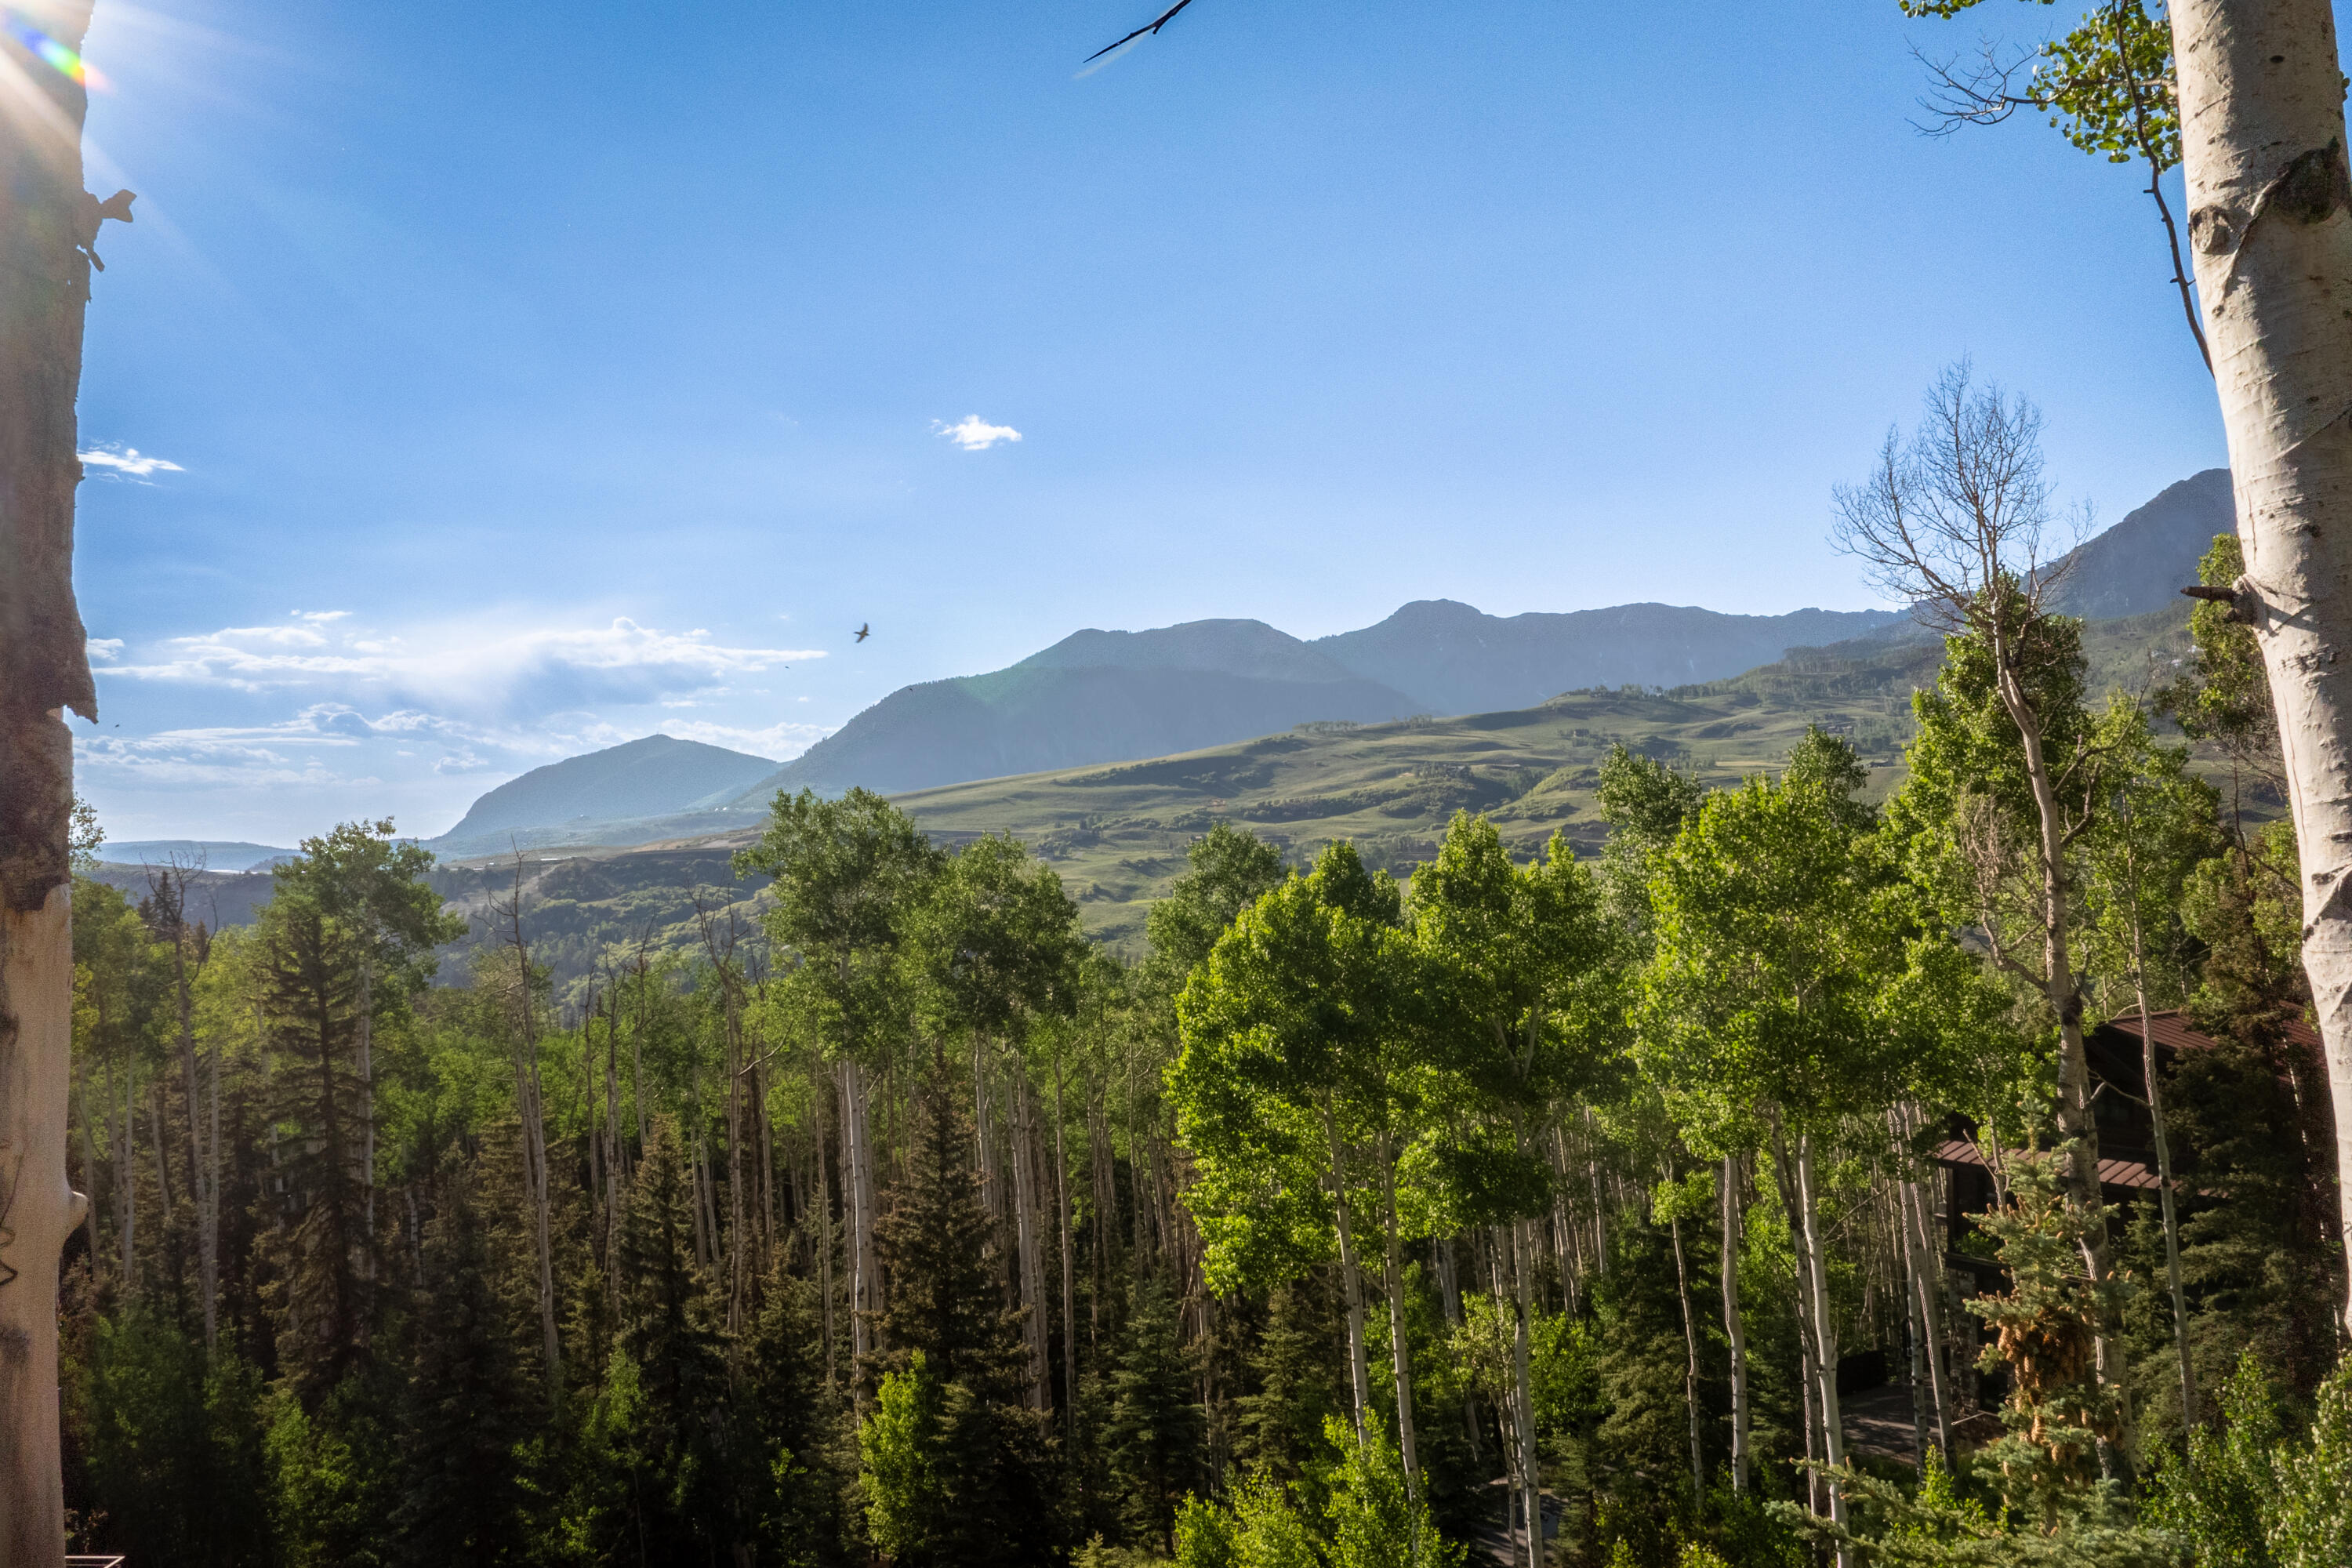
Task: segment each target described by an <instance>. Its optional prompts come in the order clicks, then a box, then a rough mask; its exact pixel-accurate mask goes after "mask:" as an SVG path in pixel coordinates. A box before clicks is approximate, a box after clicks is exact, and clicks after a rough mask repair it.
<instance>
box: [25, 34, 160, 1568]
mask: <svg viewBox="0 0 2352 1568" xmlns="http://www.w3.org/2000/svg"><path fill="white" fill-rule="evenodd" d="M17 9H18V10H19V11H21V12H24V13H25V14H26V20H27V21H29V22H30V23H31V24H32V25H33V26H37V27H38V28H39V29H40V30H41V31H42V32H43V33H46V34H47V36H48V37H50V38H51V39H53V40H55V41H56V42H57V43H58V44H60V45H62V46H63V47H65V48H67V49H68V50H75V51H78V50H79V49H80V47H81V43H82V37H83V35H84V34H85V33H86V32H87V31H88V30H89V14H90V6H89V0H38V3H35V4H28V5H20V6H18V7H17ZM0 71H4V72H5V73H6V75H7V77H8V79H9V80H10V82H11V83H12V89H11V90H9V91H7V92H5V93H0V279H6V281H5V284H0V1152H5V1164H0V1171H5V1178H0V1180H5V1192H0V1568H29V1565H31V1564H43V1565H45V1568H46V1565H53V1564H56V1563H60V1562H62V1561H63V1559H64V1556H65V1500H64V1490H63V1486H62V1477H61V1474H60V1470H59V1450H58V1315H57V1307H58V1257H59V1254H60V1252H61V1251H62V1249H63V1248H64V1246H65V1241H66V1237H67V1236H68V1234H69V1233H70V1232H71V1231H72V1229H73V1227H74V1226H76V1225H77V1224H79V1222H80V1219H81V1215H82V1212H83V1208H82V1205H83V1201H84V1200H83V1199H82V1198H81V1197H80V1195H79V1194H77V1193H75V1192H74V1191H73V1189H72V1188H71V1187H70V1186H69V1185H68V1184H67V1181H66V1136H67V1120H66V1119H67V1102H68V1094H69V1084H70V1077H71V1072H72V1046H71V1041H72V1032H73V923H72V917H71V901H72V892H71V883H70V869H69V866H68V845H69V836H70V823H71V819H72V811H73V742H72V738H71V736H70V735H69V734H68V732H67V730H66V727H65V725H64V723H63V722H62V720H61V711H60V710H64V709H68V708H69V709H71V710H73V711H75V712H77V713H79V714H80V715H81V716H82V717H84V718H86V719H95V718H97V716H98V695H97V691H96V689H95V688H94V687H93V686H92V684H91V682H90V678H89V658H88V657H87V655H86V652H85V645H84V640H83V639H84V633H83V630H82V624H81V615H80V612H79V609H78V608H77V607H76V605H75V603H74V592H73V526H74V487H75V486H76V485H78V484H79V483H80V482H81V464H80V462H79V459H78V458H76V456H75V451H76V448H77V447H78V445H79V442H78V440H77V437H78V435H79V430H78V427H77V426H76V423H75V417H74V403H75V399H76V397H77V396H78V395H79V389H80V384H81V348H82V320H83V314H84V310H85V308H86V307H87V306H88V304H89V275H90V268H91V266H92V265H93V260H94V258H93V254H92V248H91V247H92V246H93V245H94V243H95V241H96V239H97V237H98V229H99V224H100V220H101V218H103V217H107V216H114V217H120V218H123V219H126V220H127V219H128V218H129V216H131V206H130V202H131V197H130V194H129V193H128V192H124V193H121V194H120V195H116V196H115V197H114V198H113V199H111V200H110V201H109V202H107V203H106V204H105V205H103V206H101V205H100V204H99V203H98V202H97V201H96V200H95V199H93V198H92V197H91V196H90V195H89V193H88V192H86V191H84V190H83V189H82V184H81V181H82V164H81V127H82V120H83V117H84V115H85V114H86V113H87V112H88V110H89V98H88V95H87V94H86V93H85V92H84V90H83V88H82V84H81V82H80V81H79V80H78V79H76V77H75V76H73V75H69V74H68V73H67V72H65V71H62V70H59V69H58V68H56V67H54V66H52V65H51V64H50V63H49V62H48V61H47V60H46V59H43V58H40V57H38V56H37V55H35V54H33V53H32V52H31V51H30V49H28V48H27V47H26V46H25V45H24V44H23V43H21V42H20V41H18V39H17V38H16V37H0ZM126 1142H128V1139H127V1137H126Z"/></svg>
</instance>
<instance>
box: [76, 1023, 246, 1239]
mask: <svg viewBox="0 0 2352 1568" xmlns="http://www.w3.org/2000/svg"><path fill="white" fill-rule="evenodd" d="M217 1092H218V1091H217V1089H215V1093H217ZM73 1093H74V1099H75V1100H76V1101H77V1102H78V1103H79V1105H80V1107H81V1118H80V1121H81V1179H82V1181H83V1183H84V1184H86V1185H87V1186H88V1187H89V1190H90V1191H92V1192H95V1191H97V1190H98V1140H97V1139H96V1137H95V1136H93V1135H92V1133H91V1132H90V1129H89V1063H88V1062H87V1061H86V1060H85V1059H84V1053H82V1052H79V1051H77V1052H75V1053H74V1088H73ZM215 1142H217V1140H215ZM82 1225H83V1226H84V1227H85V1228H86V1229H87V1230H88V1232H89V1271H90V1274H91V1276H92V1277H93V1278H95V1277H96V1275H97V1273H98V1270H99V1261H98V1260H99V1258H100V1252H99V1250H98V1205H97V1204H96V1203H94V1202H91V1201H89V1199H87V1198H85V1199H84V1200H83V1203H82Z"/></svg>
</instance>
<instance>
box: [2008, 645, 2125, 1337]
mask: <svg viewBox="0 0 2352 1568" xmlns="http://www.w3.org/2000/svg"><path fill="white" fill-rule="evenodd" d="M1993 643H1994V658H1995V662H1996V665H1997V668H1998V674H1999V684H2000V699H2001V703H2002V706H2003V707H2004V708H2005V709H2006V710H2008V713H2009V717H2010V721H2011V723H2013V724H2014V725H2015V726H2016V727H2017V733H2018V740H2019V742H2020V743H2021V747H2022V748H2023V751H2024V753H2025V774H2026V779H2027V781H2028V782H2029V783H2030V784H2032V790H2033V805H2034V816H2035V821H2036V823H2037V824H2038V826H2039V830H2040V834H2041V842H2040V856H2041V866H2040V874H2041V879H2042V975H2043V976H2044V980H2043V986H2042V989H2043V993H2044V994H2045V995H2046V996H2047V997H2048V999H2049V1003H2050V1008H2051V1011H2052V1012H2053V1013H2054V1014H2056V1015H2057V1018H2058V1107H2057V1121H2058V1129H2059V1131H2060V1132H2061V1133H2063V1135H2064V1137H2065V1138H2066V1140H2067V1141H2068V1142H2069V1143H2070V1144H2071V1145H2072V1148H2071V1150H2070V1151H2069V1152H2068V1154H2067V1160H2066V1186H2067V1191H2068V1193H2069V1194H2071V1195H2072V1196H2073V1198H2074V1201H2075V1202H2076V1203H2078V1204H2082V1205H2084V1206H2086V1207H2089V1208H2092V1209H2096V1208H2097V1207H2098V1205H2099V1124H2098V1121H2097V1120H2096V1118H2095V1117H2094V1116H2093V1115H2092V1114H2091V1062H2090V1057H2089V1054H2088V1053H2087V1052H2086V1051H2085V1050H2084V1044H2083V994H2082V989H2081V987H2080V986H2079V985H2078V984H2076V981H2075V977H2074V947H2073V940H2072V939H2073V932H2072V930H2071V922H2072V921H2073V919H2074V900H2073V895H2072V892H2071V890H2070V889H2069V886H2068V882H2067V875H2066V823H2065V810H2064V807H2063V805H2061V804H2060V802H2059V799H2058V793H2057V789H2056V786H2055V785H2054V784H2053V783H2052V780H2051V773H2050V761H2049V757H2048V755H2047V754H2046V753H2045V752H2044V751H2043V748H2042V720H2041V715H2040V714H2039V713H2037V712H2036V711H2035V710H2034V707H2033V703H2032V699H2031V698H2030V697H2029V696H2028V695H2027V693H2026V691H2025V688H2024V685H2023V683H2022V682H2021V680H2020V679H2019V678H2018V675H2017V672H2016V670H2015V668H2013V665H2014V661H2015V659H2016V658H2017V657H2018V656H2017V654H2016V653H2015V651H2014V649H2013V648H2012V647H2011V645H2010V642H2009V639H2008V637H2007V635H2006V633H2004V632H2003V631H2001V630H2000V627H1999V626H1996V627H1995V631H1994V637H1993ZM2083 1261H2084V1265H2085V1266H2086V1267H2087V1268H2089V1270H2090V1275H2091V1278H2092V1279H2095V1280H2099V1279H2105V1278H2106V1277H2107V1273H2108V1247H2107V1238H2106V1233H2105V1230H2104V1229H2101V1230H2099V1231H2097V1232H2095V1234H2093V1235H2091V1236H2090V1237H2087V1238H2086V1239H2085V1240H2084V1244H2083ZM2106 1355H2107V1352H2106V1334H2105V1330H2104V1329H2102V1331H2101V1332H2100V1335H2099V1369H2100V1378H2101V1381H2103V1382H2104V1381H2106V1378H2107V1371H2106Z"/></svg>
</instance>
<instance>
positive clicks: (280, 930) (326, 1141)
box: [261, 896, 377, 1405]
mask: <svg viewBox="0 0 2352 1568" xmlns="http://www.w3.org/2000/svg"><path fill="white" fill-rule="evenodd" d="M261 930H262V940H263V942H264V944H265V952H266V960H265V962H266V964H267V969H266V977H265V985H266V987H267V989H266V992H265V1001H264V1018H265V1026H266V1028H267V1030H268V1046H269V1049H270V1051H271V1053H272V1054H273V1055H274V1056H275V1057H276V1058H278V1067H277V1070H276V1073H275V1074H274V1077H273V1086H274V1094H273V1100H272V1106H271V1110H272V1114H273V1116H274V1117H275V1119H276V1121H278V1124H279V1127H280V1128H281V1130H282V1134H283V1135H282V1137H281V1140H280V1142H279V1146H278V1154H279V1162H278V1168H277V1170H276V1171H275V1173H273V1183H272V1184H273V1185H274V1186H275V1188H276V1189H277V1190H276V1193H275V1194H273V1195H274V1196H275V1197H276V1198H277V1203H276V1205H275V1206H276V1207H277V1209H278V1225H279V1227H280V1237H281V1241H282V1258H283V1265H282V1268H283V1272H282V1275H281V1278H280V1280H279V1281H278V1298H277V1302H276V1306H277V1318H278V1362H279V1364H280V1365H281V1366H282V1367H283V1368H284V1369H285V1370H286V1371H287V1372H288V1373H289V1374H290V1375H291V1376H292V1377H293V1378H294V1380H295V1386H296V1388H297V1389H298V1390H299V1392H300V1394H302V1396H303V1398H304V1399H305V1401H306V1402H308V1403H310V1404H313V1405H315V1403H316V1402H317V1401H318V1399H319V1398H320V1396H322V1395H323V1394H325V1393H326V1391H327V1390H328V1389H330V1388H331V1387H333V1386H334V1385H335V1384H337V1383H339V1382H340V1381H341V1379H342V1378H344V1377H345V1376H347V1375H348V1374H350V1373H352V1371H354V1370H355V1369H356V1368H357V1367H358V1366H359V1365H360V1363H362V1360H363V1359H364V1358H365V1356H366V1354H367V1352H368V1347H369V1343H370V1340H371V1336H372V1335H373V1332H374V1329H375V1308H376V1302H375V1285H376V1278H377V1258H376V1238H375V1237H374V1235H373V1232H372V1231H371V1230H370V1228H369V1226H368V1216H367V1201H366V1197H365V1194H364V1192H363V1190H362V1167H361V1161H362V1159H363V1157H364V1152H365V1149H366V1146H367V1135H366V1134H367V1121H366V1115H365V1110H364V1107H363V1105H362V1094H361V1084H360V1079H359V1071H358V1063H357V1059H356V1050H357V1043H358V1038H359V1012H360V966H359V953H358V950H357V944H356V942H354V940H353V938H352V932H351V931H350V929H349V928H348V927H346V926H345V925H344V923H343V922H342V921H340V920H338V919H336V918H335V917H334V916H333V915H331V914H330V913H329V912H328V911H327V910H325V909H324V908H322V907H321V906H320V903H319V902H318V901H317V900H314V899H310V898H305V897H300V896H290V897H280V898H277V899H273V900H270V903H269V905H268V910H266V912H265V913H264V915H263V917H262V922H261Z"/></svg>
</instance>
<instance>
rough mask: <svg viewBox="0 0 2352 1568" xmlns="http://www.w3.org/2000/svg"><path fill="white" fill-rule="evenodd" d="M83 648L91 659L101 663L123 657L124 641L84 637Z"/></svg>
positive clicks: (114, 638)
mask: <svg viewBox="0 0 2352 1568" xmlns="http://www.w3.org/2000/svg"><path fill="white" fill-rule="evenodd" d="M81 648H82V652H83V653H84V654H85V655H86V656H88V657H89V658H94V659H99V660H101V661H102V660H106V659H110V658H121V655H122V639H121V637H84V638H83V639H82V644H81Z"/></svg>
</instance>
